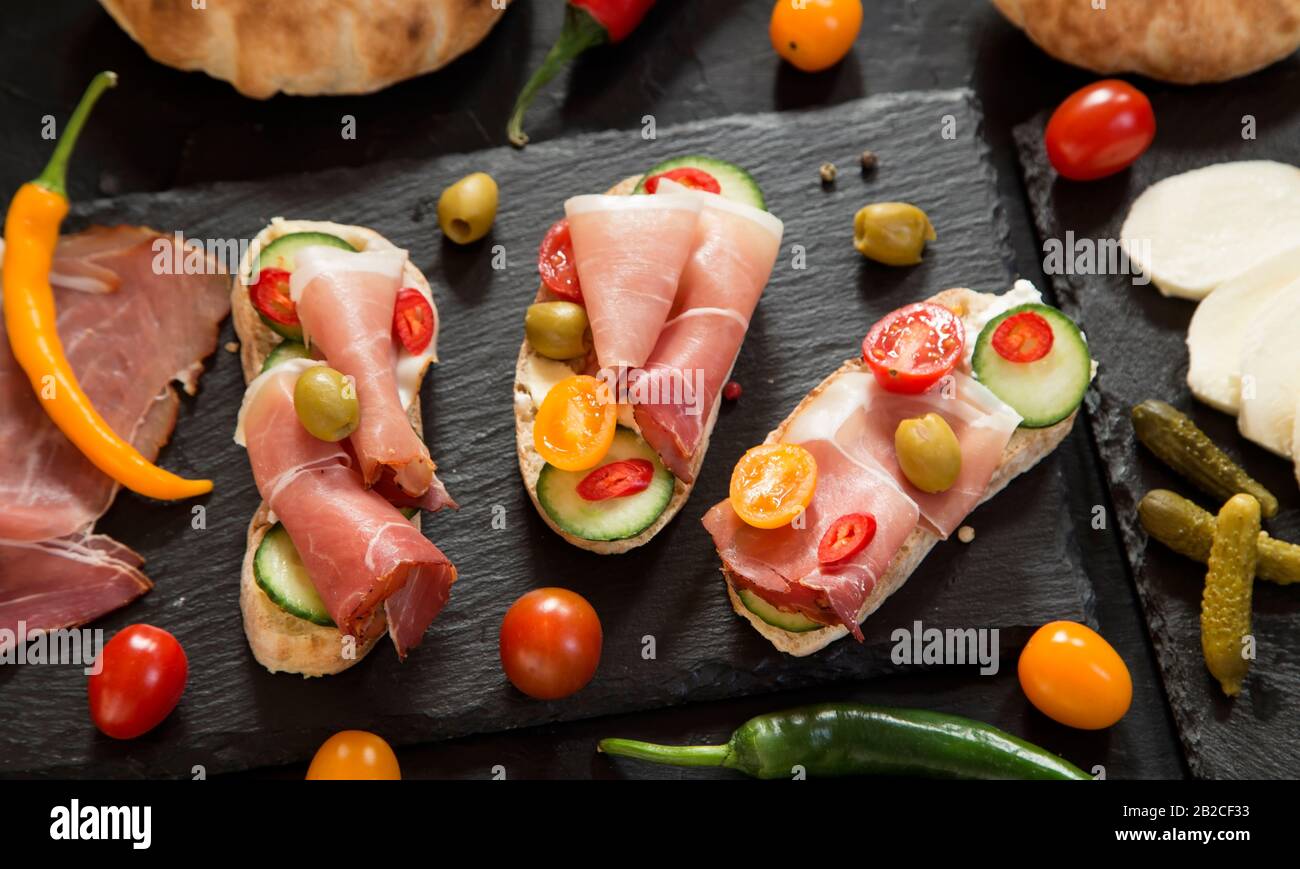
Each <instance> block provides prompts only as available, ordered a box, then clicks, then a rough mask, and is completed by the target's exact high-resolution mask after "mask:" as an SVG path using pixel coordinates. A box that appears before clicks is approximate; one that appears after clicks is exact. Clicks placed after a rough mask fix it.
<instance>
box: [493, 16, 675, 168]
mask: <svg viewBox="0 0 1300 869" xmlns="http://www.w3.org/2000/svg"><path fill="white" fill-rule="evenodd" d="M653 5H655V0H568V8H566V9H565V10H564V30H562V31H561V32H560V38H559V39H558V40H557V41H556V43H555V45H554V47H552V48H551V51H550V53H549V54H547V55H546V59H545V60H543V61H542V65H541V67H540V68H539V69H538V70H537V72H535V73H533V77H532V78H531V79H529V80H528V83H527V84H526V85H524V89H523V90H522V91H520V92H519V99H517V100H516V101H515V108H514V111H513V112H511V113H510V122H509V123H508V124H506V135H508V136H509V137H510V144H512V145H514V146H515V147H517V148H522V147H523V146H524V145H527V144H528V135H527V134H526V133H525V132H524V112H526V111H527V110H528V106H529V104H530V103H532V101H533V97H535V96H537V92H538V91H540V90H541V89H542V88H543V87H545V86H546V84H547V82H549V81H550V80H551V79H553V78H555V76H556V75H558V74H559V72H560V70H561V69H563V68H564V67H565V65H566V64H568V63H569V61H571V60H573V59H574V58H575V57H577V56H578V55H580V54H582V53H583V52H584V51H586V50H587V49H588V48H592V47H594V46H597V45H604V44H605V43H610V44H613V43H617V42H622V41H623V40H624V39H626V38H627V36H628V34H630V33H631V32H632V31H633V30H635V29H636V28H637V25H638V24H640V23H641V19H642V18H645V14H646V13H647V12H649V11H650V7H651V6H653Z"/></svg>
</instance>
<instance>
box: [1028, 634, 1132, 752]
mask: <svg viewBox="0 0 1300 869" xmlns="http://www.w3.org/2000/svg"><path fill="white" fill-rule="evenodd" d="M1018 669H1019V673H1020V687H1021V688H1023V689H1024V692H1025V696H1026V697H1028V698H1029V702H1030V703H1032V704H1034V706H1035V707H1037V708H1038V711H1040V712H1042V713H1043V714H1044V715H1046V716H1047V717H1048V718H1051V719H1053V720H1054V721H1059V722H1060V723H1062V724H1064V725H1066V726H1067V727H1077V728H1079V729H1080V730H1101V729H1103V728H1106V727H1110V726H1111V725H1112V724H1114V723H1115V722H1117V721H1119V720H1120V719H1121V718H1123V717H1124V713H1125V712H1128V707H1129V704H1130V703H1132V702H1133V679H1132V677H1130V676H1129V672H1128V667H1127V666H1125V664H1124V660H1123V659H1122V658H1120V656H1119V654H1118V653H1117V652H1116V651H1115V649H1114V647H1112V646H1111V644H1110V643H1108V642H1106V641H1105V640H1104V639H1102V637H1101V635H1100V634H1098V633H1097V632H1096V631H1094V630H1092V628H1089V627H1087V626H1085V625H1081V624H1079V623H1078V622H1066V621H1060V622H1049V623H1048V624H1045V625H1043V626H1042V627H1041V628H1039V629H1038V630H1037V631H1036V632H1035V633H1034V635H1033V636H1032V637H1030V638H1029V644H1028V645H1026V646H1025V650H1024V651H1023V652H1021V653H1020V664H1019V667H1018Z"/></svg>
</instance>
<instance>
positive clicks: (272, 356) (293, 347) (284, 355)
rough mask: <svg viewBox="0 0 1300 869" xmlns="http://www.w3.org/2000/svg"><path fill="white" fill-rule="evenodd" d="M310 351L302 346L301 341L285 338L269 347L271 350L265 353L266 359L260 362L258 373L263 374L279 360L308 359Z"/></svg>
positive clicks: (277, 363)
mask: <svg viewBox="0 0 1300 869" xmlns="http://www.w3.org/2000/svg"><path fill="white" fill-rule="evenodd" d="M310 358H311V352H310V351H308V350H307V348H306V347H305V346H303V344H302V342H301V341H290V340H288V339H287V338H286V339H285V340H284V341H281V342H280V343H279V344H276V345H275V346H274V347H272V348H271V352H270V353H268V354H266V359H265V360H264V361H263V362H262V370H261V372H260V373H262V374H265V373H266V372H268V371H270V370H271V369H272V368H274V367H275V366H277V365H279V364H280V363H281V362H288V361H289V360H290V359H310Z"/></svg>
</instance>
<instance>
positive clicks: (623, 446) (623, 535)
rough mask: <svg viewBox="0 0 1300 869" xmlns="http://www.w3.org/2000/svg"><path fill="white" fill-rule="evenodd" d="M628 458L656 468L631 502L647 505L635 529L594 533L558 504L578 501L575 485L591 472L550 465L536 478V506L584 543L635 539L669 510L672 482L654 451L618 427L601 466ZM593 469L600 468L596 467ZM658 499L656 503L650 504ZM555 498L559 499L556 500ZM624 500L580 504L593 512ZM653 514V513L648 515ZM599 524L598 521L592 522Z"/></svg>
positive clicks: (579, 497)
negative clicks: (647, 483) (538, 505)
mask: <svg viewBox="0 0 1300 869" xmlns="http://www.w3.org/2000/svg"><path fill="white" fill-rule="evenodd" d="M627 458H644V459H648V460H649V461H650V462H651V463H652V464H653V465H654V466H655V475H654V478H653V479H652V480H651V481H650V485H649V486H648V487H646V489H644V490H642V491H641V492H638V493H637V494H635V495H631V496H629V497H630V498H644V499H645V500H646V501H647V502H649V504H648V506H647V509H646V511H645V513H644V514H642V517H641V520H642V523H641V524H640V525H637V524H636V523H632V524H630V525H622V526H619V527H618V528H616V529H613V530H609V531H606V532H600V531H593V530H592V528H591V524H592V522H591V520H588V521H585V522H584V521H582V520H580V519H574V518H570V517H569V516H568V515H567V512H568V511H566V510H565V508H564V505H563V504H562V503H557V501H558V500H560V499H562V498H563V499H567V498H570V497H571V498H576V499H581V496H580V495H578V493H577V491H576V490H577V484H578V483H579V482H581V480H582V479H583V478H584V477H586V476H587V474H589V473H591V471H594V470H595V469H596V468H591V469H590V470H587V471H561V470H560V469H558V468H556V467H553V466H552V465H546V466H544V467H543V468H542V472H541V474H540V475H538V477H537V503H538V504H540V505H541V508H542V510H543V511H544V512H545V513H546V515H547V516H549V517H550V519H551V521H552V522H554V523H555V524H556V525H557V526H559V527H560V528H561V529H563V530H564V531H565V532H567V533H569V534H572V535H573V536H575V537H580V538H582V539H583V540H591V541H594V542H607V541H612V540H626V539H627V538H629V537H635V536H636V535H638V534H640V533H641V532H642V531H644V530H645V529H647V528H649V527H650V526H651V525H653V524H654V523H655V520H657V519H658V518H659V517H660V516H661V515H663V512H664V510H666V509H668V504H669V503H670V502H671V501H672V497H673V489H674V486H675V482H674V481H675V478H674V477H673V475H672V474H670V473H669V472H668V470H667V469H666V468H665V467H664V466H663V463H662V462H661V461H660V460H659V457H658V456H657V455H656V454H655V451H654V450H653V449H652V448H651V447H650V445H649V444H647V443H646V442H645V441H644V440H643V439H642V438H641V436H640V435H638V434H637V433H636V432H634V431H632V430H631V429H628V428H624V427H622V426H619V428H618V430H617V431H616V432H615V434H614V443H613V445H611V446H610V450H609V453H608V454H607V455H606V457H605V459H604V460H603V461H602V462H601V464H607V463H609V462H611V461H620V460H621V459H627ZM596 467H600V465H597V466H596ZM656 495H657V501H652V500H651V499H652V498H655V497H656ZM557 496H558V497H557ZM626 500H627V499H625V498H616V499H611V501H610V502H601V501H591V502H583V503H584V504H591V505H593V508H592V509H596V510H598V509H599V505H601V504H604V503H615V502H626ZM651 510H653V513H651ZM595 524H599V520H598V519H597V520H595Z"/></svg>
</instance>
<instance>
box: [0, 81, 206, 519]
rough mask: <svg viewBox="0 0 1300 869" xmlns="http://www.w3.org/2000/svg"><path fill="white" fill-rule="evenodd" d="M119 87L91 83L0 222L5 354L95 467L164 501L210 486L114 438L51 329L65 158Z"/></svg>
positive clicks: (65, 203)
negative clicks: (41, 167)
mask: <svg viewBox="0 0 1300 869" xmlns="http://www.w3.org/2000/svg"><path fill="white" fill-rule="evenodd" d="M115 84H117V75H116V74H115V73H111V72H101V73H100V74H99V75H97V76H95V78H94V80H93V81H91V83H90V87H88V88H87V89H86V93H85V95H83V96H82V98H81V102H80V103H78V104H77V108H76V109H75V110H74V111H73V113H72V117H71V118H70V119H69V120H68V127H67V129H66V130H65V131H64V133H63V135H62V136H60V137H59V141H58V144H57V145H55V147H54V155H53V156H52V157H50V162H49V164H48V165H46V167H45V171H44V172H42V173H41V174H40V176H39V177H37V178H36V180H34V181H29V182H28V183H26V184H24V185H23V186H22V187H20V188H18V192H17V193H16V194H15V195H14V198H13V202H11V203H10V205H9V214H8V216H7V217H6V218H5V252H4V275H3V277H4V318H5V330H6V331H7V332H8V335H9V347H10V349H11V350H12V351H13V354H14V358H15V359H17V360H18V364H19V365H21V366H22V369H23V371H25V372H26V373H27V377H28V379H29V380H31V383H32V389H33V390H35V392H36V396H37V398H38V399H39V400H40V403H41V406H42V407H43V408H44V409H45V412H46V414H48V415H49V417H50V419H51V420H53V421H54V424H55V425H57V426H58V427H59V430H60V431H61V432H63V434H64V435H65V436H66V437H67V438H68V440H70V441H72V443H73V444H75V445H76V447H77V449H79V450H81V453H82V455H84V456H85V457H86V458H87V459H90V461H91V462H93V463H94V465H95V467H97V468H99V469H100V470H101V471H103V472H104V473H105V474H107V475H108V476H110V477H112V478H113V479H114V480H117V481H118V482H119V483H121V484H122V485H123V486H126V487H127V488H128V489H130V490H131V491H133V492H138V493H139V494H141V495H146V496H148V497H150V498H158V499H160V500H165V501H170V500H175V499H177V498H191V497H194V496H195V495H203V494H205V493H207V492H210V491H212V481H211V480H187V479H184V478H183V477H178V476H176V475H175V474H173V473H171V472H170V471H165V470H163V469H162V468H160V467H158V466H157V465H155V464H153V463H152V462H150V461H149V460H148V459H146V458H145V457H144V456H142V455H140V451H139V450H137V449H136V448H135V447H133V446H132V445H131V444H130V442H128V441H125V440H123V439H122V438H120V437H118V435H117V433H116V432H114V431H113V429H112V427H111V426H110V425H109V424H108V423H107V422H105V421H104V418H103V417H102V416H100V415H99V412H98V411H96V410H95V407H94V405H93V404H92V403H91V401H90V399H89V398H88V397H87V396H86V393H85V392H83V391H82V389H81V385H80V384H79V383H78V382H77V375H76V374H75V373H73V371H72V367H71V366H70V365H69V364H68V360H67V357H66V356H64V354H63V342H62V341H60V340H59V333H58V330H57V329H56V323H57V317H56V313H55V309H54V290H53V289H52V288H51V287H50V266H51V264H52V263H53V261H54V248H55V245H57V244H58V241H59V226H60V224H62V223H63V218H64V216H66V215H67V213H68V195H67V186H66V180H67V170H68V158H69V157H70V156H71V155H72V149H73V146H75V145H76V142H77V135H78V134H79V133H80V132H81V128H82V126H83V125H84V124H85V122H86V118H87V117H88V116H89V115H90V110H91V109H92V108H93V107H94V105H95V101H96V100H98V99H99V96H100V94H102V93H103V92H104V91H105V90H107V89H108V88H110V87H113V85H115Z"/></svg>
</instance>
